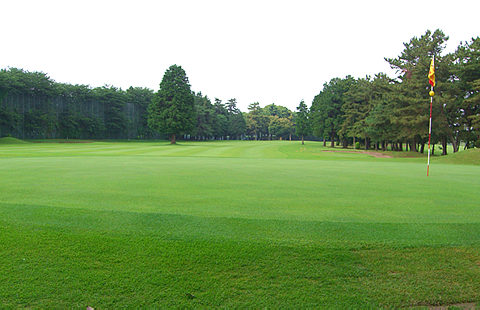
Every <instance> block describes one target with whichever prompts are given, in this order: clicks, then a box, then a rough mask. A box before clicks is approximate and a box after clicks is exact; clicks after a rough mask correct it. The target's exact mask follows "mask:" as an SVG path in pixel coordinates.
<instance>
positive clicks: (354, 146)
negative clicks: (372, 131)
mask: <svg viewBox="0 0 480 310" xmlns="http://www.w3.org/2000/svg"><path fill="white" fill-rule="evenodd" d="M355 148H356V145H355V137H353V149H355Z"/></svg>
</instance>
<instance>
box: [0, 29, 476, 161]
mask: <svg viewBox="0 0 480 310" xmlns="http://www.w3.org/2000/svg"><path fill="white" fill-rule="evenodd" d="M447 40H448V37H447V36H446V35H445V34H444V33H443V32H442V31H441V30H436V31H434V32H431V31H427V32H426V33H425V34H424V35H422V36H420V37H414V38H412V39H411V40H410V41H409V42H407V43H404V47H405V48H404V50H403V51H402V52H401V54H400V55H399V56H398V57H396V58H385V60H386V61H387V62H388V63H389V64H390V66H391V68H393V69H395V72H396V73H395V76H394V77H389V76H387V75H386V74H385V73H377V74H375V75H374V76H366V77H364V78H353V77H352V76H346V77H345V78H338V77H337V78H333V79H331V80H330V81H329V82H326V83H325V84H324V85H323V88H322V90H321V91H320V92H319V93H318V94H317V95H316V96H315V98H314V99H313V102H312V104H311V107H310V108H308V106H307V105H306V104H305V102H303V100H302V101H301V102H300V103H299V106H298V107H297V110H296V111H291V110H289V109H288V108H286V107H283V106H279V105H275V104H273V103H272V104H270V105H267V106H265V107H263V108H262V107H261V106H260V103H258V102H254V103H251V104H250V105H249V106H248V112H241V111H240V110H239V109H238V107H237V101H236V99H235V98H232V99H229V100H227V101H225V102H223V101H222V100H220V99H218V98H215V99H214V100H213V102H212V101H211V100H210V99H209V98H208V97H207V96H205V95H204V94H202V93H201V92H197V93H194V92H192V91H191V89H190V84H189V81H188V77H187V76H186V73H185V71H184V70H183V69H182V68H181V67H180V66H177V65H173V66H171V67H170V68H169V69H168V70H167V71H166V72H165V75H164V77H163V79H162V82H161V83H160V89H159V90H158V91H157V92H154V91H153V90H151V89H148V88H141V87H135V88H134V87H130V88H128V89H127V90H122V89H120V88H116V87H113V86H103V87H97V88H91V87H89V86H86V85H70V84H63V83H57V82H55V81H54V80H52V79H51V78H50V77H48V76H47V75H46V74H44V73H41V72H27V71H24V70H22V69H15V68H10V69H3V70H0V136H6V135H11V136H15V137H19V138H30V139H32V138H33V139H35V138H75V139H87V138H88V139H125V138H127V139H149V138H159V137H165V138H169V139H170V140H171V141H172V142H173V143H174V142H175V139H176V138H178V137H180V138H183V139H192V140H211V139H219V140H222V139H255V140H266V139H292V138H293V139H302V143H303V140H304V137H308V139H320V140H323V141H324V144H325V145H326V143H327V141H330V145H331V146H332V147H334V146H335V145H341V146H343V147H349V146H353V147H355V148H360V147H362V148H365V149H382V150H386V149H391V150H394V151H402V150H410V151H418V152H423V150H424V148H425V143H426V142H427V139H428V132H427V129H428V119H429V117H428V116H429V115H428V111H429V94H428V91H429V85H428V80H427V73H428V70H429V64H430V61H431V58H432V56H435V59H436V62H435V64H436V81H437V85H436V87H435V96H434V106H433V122H432V142H433V143H440V144H441V145H442V153H443V154H446V150H447V147H446V146H447V144H448V143H451V144H452V145H453V148H454V151H458V149H459V147H460V143H461V142H463V143H465V147H467V148H468V147H473V146H477V147H480V96H479V92H480V39H479V38H478V37H477V38H473V39H472V40H471V41H469V42H462V43H460V45H459V46H458V47H457V49H456V50H455V51H454V52H452V53H447V54H445V53H444V51H445V47H446V42H447Z"/></svg>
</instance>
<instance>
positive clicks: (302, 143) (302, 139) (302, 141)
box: [302, 135, 304, 145]
mask: <svg viewBox="0 0 480 310" xmlns="http://www.w3.org/2000/svg"><path fill="white" fill-rule="evenodd" d="M303 144H304V143H303V135H302V145H303Z"/></svg>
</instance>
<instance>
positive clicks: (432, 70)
mask: <svg viewBox="0 0 480 310" xmlns="http://www.w3.org/2000/svg"><path fill="white" fill-rule="evenodd" d="M428 82H429V83H430V85H432V87H434V86H435V56H432V62H431V63H430V71H428Z"/></svg>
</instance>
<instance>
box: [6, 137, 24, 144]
mask: <svg viewBox="0 0 480 310" xmlns="http://www.w3.org/2000/svg"><path fill="white" fill-rule="evenodd" d="M27 143H28V142H26V141H23V140H20V139H17V138H13V137H3V138H0V144H27Z"/></svg>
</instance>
